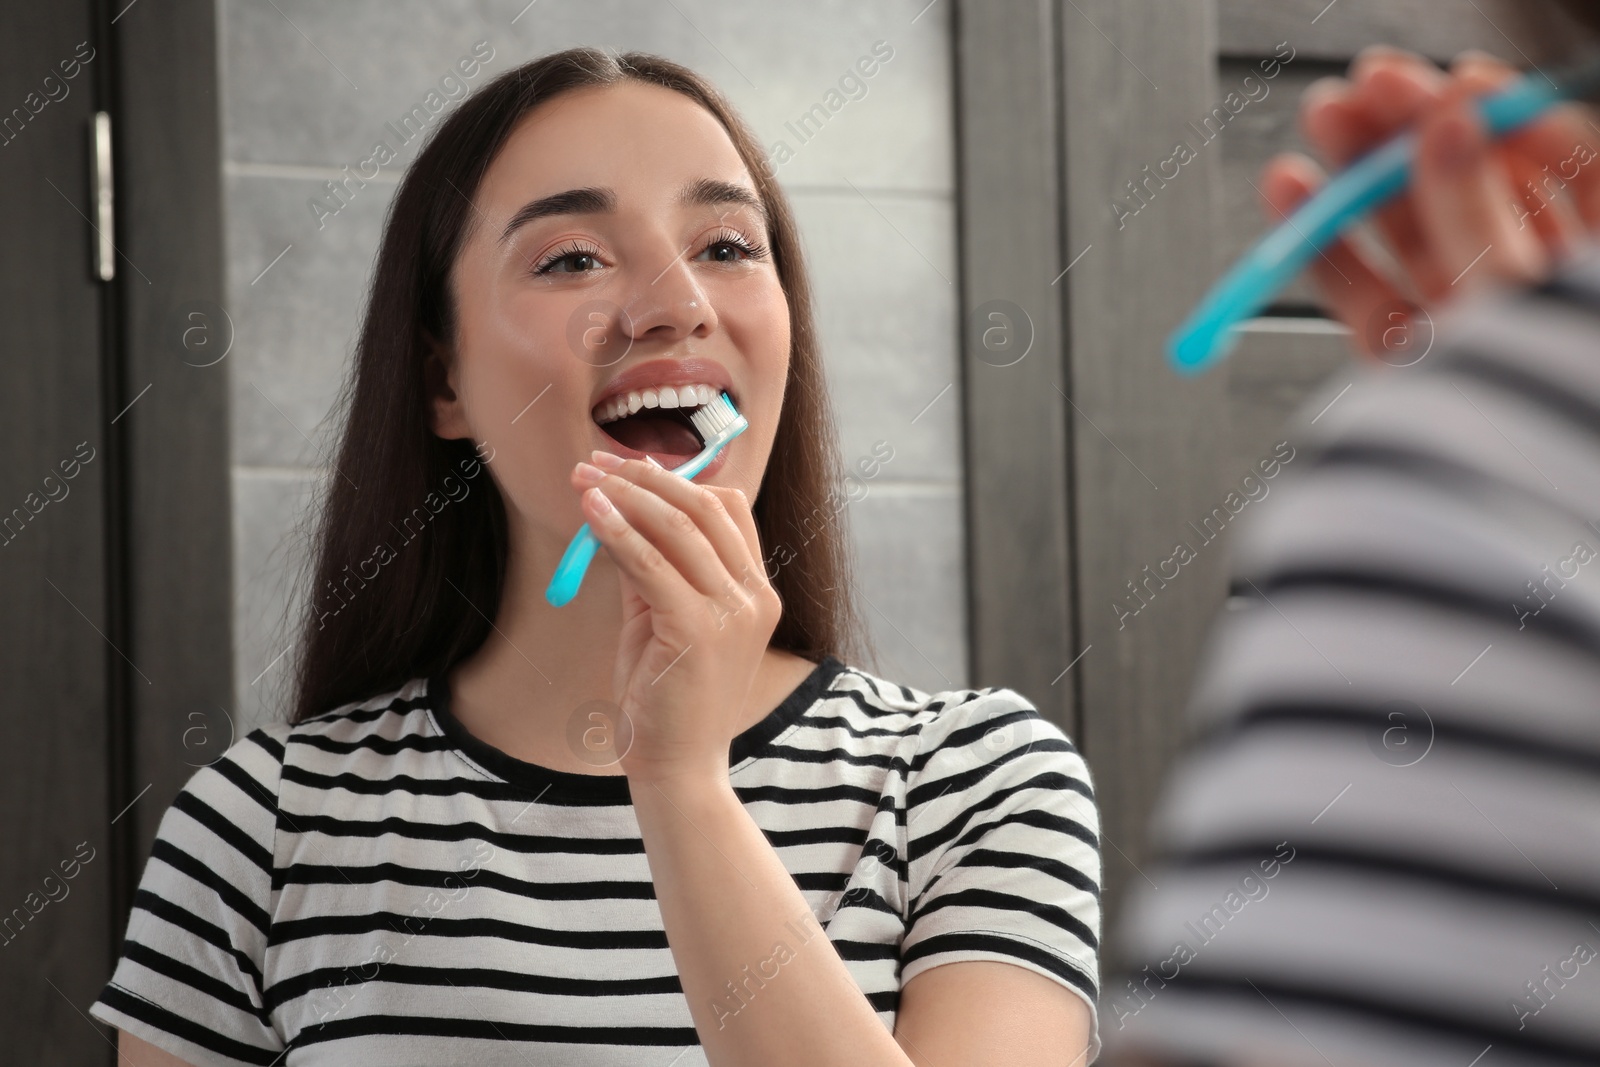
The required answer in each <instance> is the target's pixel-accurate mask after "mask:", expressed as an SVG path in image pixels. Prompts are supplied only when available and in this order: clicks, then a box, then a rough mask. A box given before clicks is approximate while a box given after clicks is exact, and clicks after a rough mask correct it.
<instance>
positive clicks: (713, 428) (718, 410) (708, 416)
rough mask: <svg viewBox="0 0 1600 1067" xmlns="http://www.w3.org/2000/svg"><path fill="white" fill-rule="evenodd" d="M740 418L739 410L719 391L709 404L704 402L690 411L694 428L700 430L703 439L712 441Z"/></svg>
mask: <svg viewBox="0 0 1600 1067" xmlns="http://www.w3.org/2000/svg"><path fill="white" fill-rule="evenodd" d="M737 418H739V412H738V410H737V409H735V408H734V406H733V405H732V404H731V403H729V402H728V398H727V396H726V395H725V394H723V393H721V392H719V393H717V395H716V396H714V397H712V398H711V401H710V402H709V403H707V404H703V405H702V406H700V407H699V408H697V409H696V410H694V411H692V412H690V413H689V421H690V422H692V423H694V428H695V429H696V430H698V431H700V439H701V440H702V441H710V440H711V439H712V438H713V437H715V436H716V435H717V434H719V433H721V432H722V431H723V430H725V429H727V428H728V427H729V426H732V425H733V421H734V420H735V419H737Z"/></svg>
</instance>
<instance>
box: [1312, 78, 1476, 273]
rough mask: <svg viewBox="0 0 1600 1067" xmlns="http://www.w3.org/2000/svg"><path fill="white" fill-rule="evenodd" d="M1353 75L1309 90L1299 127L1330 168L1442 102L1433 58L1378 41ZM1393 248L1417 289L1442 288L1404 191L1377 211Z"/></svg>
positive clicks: (1441, 81) (1322, 82)
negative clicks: (1421, 111) (1416, 54)
mask: <svg viewBox="0 0 1600 1067" xmlns="http://www.w3.org/2000/svg"><path fill="white" fill-rule="evenodd" d="M1350 69H1351V77H1352V80H1349V81H1346V80H1345V79H1342V78H1324V79H1321V80H1320V81H1318V82H1315V83H1313V84H1312V86H1311V87H1310V88H1308V89H1307V91H1306V93H1305V96H1304V98H1303V102H1302V106H1301V128H1302V133H1303V134H1304V136H1305V139H1306V140H1307V141H1308V142H1309V143H1310V144H1311V145H1313V146H1314V147H1315V149H1316V150H1317V152H1318V154H1319V155H1320V156H1321V157H1322V158H1323V159H1324V160H1325V161H1327V163H1328V165H1329V166H1330V167H1333V168H1335V169H1342V168H1344V167H1345V166H1347V165H1348V164H1350V163H1351V162H1353V161H1354V160H1355V159H1356V158H1357V157H1358V156H1361V155H1364V154H1365V153H1367V152H1369V151H1371V150H1372V149H1373V148H1375V147H1377V146H1378V145H1380V144H1382V143H1383V142H1384V141H1386V140H1388V139H1389V138H1390V137H1392V136H1394V135H1395V134H1396V133H1397V132H1398V131H1399V130H1401V129H1403V128H1404V127H1405V126H1406V125H1408V124H1409V123H1410V122H1411V121H1412V119H1413V118H1414V116H1415V115H1416V114H1417V112H1418V111H1419V110H1421V109H1423V108H1426V107H1429V106H1432V105H1433V104H1435V103H1436V102H1437V98H1438V94H1439V92H1440V90H1441V88H1442V86H1443V84H1444V75H1443V74H1442V73H1441V72H1440V71H1439V70H1438V68H1436V67H1434V66H1433V64H1432V63H1430V62H1428V61H1427V60H1424V59H1422V58H1421V57H1420V56H1414V55H1412V54H1411V53H1406V52H1401V51H1399V50H1398V49H1392V48H1385V47H1382V46H1374V47H1372V48H1369V49H1366V50H1364V51H1363V52H1362V53H1361V54H1360V55H1359V56H1358V57H1357V58H1356V60H1355V62H1353V63H1352V64H1351V68H1350ZM1372 221H1373V224H1374V225H1375V226H1376V227H1377V229H1378V231H1379V232H1380V233H1381V234H1382V235H1383V237H1384V238H1385V240H1386V241H1387V243H1388V246H1389V251H1390V253H1391V254H1392V255H1393V256H1394V258H1395V259H1396V260H1397V261H1398V263H1399V265H1400V266H1401V267H1402V268H1404V270H1405V272H1406V274H1407V276H1408V277H1409V278H1411V279H1412V282H1413V284H1414V286H1415V288H1417V289H1418V290H1419V291H1422V292H1429V291H1437V290H1439V289H1442V288H1444V287H1445V285H1446V284H1447V283H1448V282H1449V278H1448V277H1445V278H1440V277H1439V274H1440V271H1439V268H1438V265H1437V264H1436V263H1434V262H1433V259H1432V255H1431V250H1430V249H1429V248H1428V247H1427V244H1426V241H1425V239H1424V235H1423V233H1422V229H1421V225H1420V223H1419V222H1418V221H1417V217H1416V211H1415V207H1414V205H1413V204H1412V203H1411V201H1410V198H1409V195H1408V194H1407V193H1404V192H1402V193H1401V194H1400V195H1399V196H1398V197H1396V198H1395V199H1394V200H1393V201H1391V202H1390V203H1387V204H1384V205H1383V206H1381V207H1379V208H1378V209H1377V210H1376V211H1374V212H1373V215H1372Z"/></svg>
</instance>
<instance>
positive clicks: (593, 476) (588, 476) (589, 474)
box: [578, 461, 606, 485]
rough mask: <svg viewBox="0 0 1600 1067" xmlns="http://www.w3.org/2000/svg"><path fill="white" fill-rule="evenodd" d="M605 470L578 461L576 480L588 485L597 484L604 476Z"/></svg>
mask: <svg viewBox="0 0 1600 1067" xmlns="http://www.w3.org/2000/svg"><path fill="white" fill-rule="evenodd" d="M605 476H606V472H605V471H603V470H601V469H600V468H599V467H593V466H590V465H589V464H587V463H584V462H582V461H580V462H579V463H578V481H580V482H584V483H586V484H588V485H598V484H600V482H601V481H602V480H603V479H604V478H605Z"/></svg>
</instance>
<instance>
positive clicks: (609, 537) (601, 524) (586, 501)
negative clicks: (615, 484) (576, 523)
mask: <svg viewBox="0 0 1600 1067" xmlns="http://www.w3.org/2000/svg"><path fill="white" fill-rule="evenodd" d="M634 488H635V490H636V491H637V492H641V493H642V492H644V490H642V489H638V487H637V486H635V487H634ZM579 501H580V504H581V507H582V509H583V515H584V519H585V520H586V521H587V522H588V523H589V529H591V530H592V531H594V535H595V537H596V538H598V539H599V541H600V543H601V544H602V545H604V546H605V549H606V552H607V554H609V555H610V556H611V559H612V562H613V563H615V564H616V566H617V569H618V570H619V571H621V572H622V578H623V581H622V586H623V595H624V603H626V598H627V595H628V593H629V588H628V583H630V582H631V583H632V587H633V588H632V592H635V593H637V594H638V596H639V597H640V599H642V600H643V601H644V602H645V603H646V604H648V605H649V606H650V608H651V610H652V611H653V612H656V613H659V614H661V615H663V616H673V615H681V614H683V613H684V612H686V611H687V609H688V608H689V606H690V605H691V604H703V603H704V602H705V601H704V598H703V597H702V596H701V595H700V594H699V592H697V591H696V590H695V589H694V588H693V587H691V586H690V585H689V583H688V581H687V580H686V579H685V578H684V576H683V575H682V574H681V573H680V572H679V571H678V568H677V567H675V566H673V564H672V561H671V560H669V559H667V557H666V556H665V555H664V554H663V553H662V552H661V550H660V549H658V548H657V547H656V546H655V545H653V544H651V543H650V541H649V539H647V538H646V537H645V536H644V535H643V534H642V533H640V532H639V531H638V530H636V529H634V527H633V524H632V523H630V522H629V521H628V518H627V516H625V515H624V514H623V513H622V510H621V509H620V508H618V507H617V506H616V504H615V503H614V502H613V501H612V500H611V498H610V497H609V496H607V495H606V493H605V492H604V491H603V490H602V489H601V488H600V486H598V485H594V486H590V487H589V488H587V489H585V490H584V491H583V495H582V496H581V497H580V498H579Z"/></svg>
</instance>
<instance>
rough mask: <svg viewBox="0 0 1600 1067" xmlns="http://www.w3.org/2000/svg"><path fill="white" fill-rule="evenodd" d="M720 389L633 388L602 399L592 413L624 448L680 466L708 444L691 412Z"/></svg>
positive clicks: (709, 400) (701, 387)
mask: <svg viewBox="0 0 1600 1067" xmlns="http://www.w3.org/2000/svg"><path fill="white" fill-rule="evenodd" d="M720 392H721V390H720V389H718V388H717V387H716V386H714V385H703V384H694V385H679V386H660V387H658V388H650V389H636V390H630V391H629V392H626V393H621V394H618V395H617V396H614V397H611V398H609V399H607V400H605V401H603V402H601V403H600V405H599V406H597V407H596V408H595V409H594V411H593V413H592V414H593V417H594V421H595V423H596V425H598V426H599V427H600V429H601V431H602V432H603V433H605V435H606V436H607V437H609V438H611V440H613V441H615V442H616V443H617V444H619V445H621V446H622V447H623V448H624V449H628V450H631V451H633V452H637V453H641V454H644V455H649V456H652V457H654V458H655V460H656V462H658V463H660V464H661V465H662V466H664V467H676V466H679V465H681V464H682V463H684V462H685V461H687V460H688V459H690V458H691V457H693V456H694V455H696V454H697V453H699V451H700V449H701V448H703V447H705V441H704V440H703V439H702V438H701V436H700V432H699V431H698V430H696V429H695V427H694V423H693V422H692V421H690V419H689V414H690V412H693V411H695V410H696V409H698V408H700V407H701V406H702V405H704V404H707V403H710V402H711V400H712V399H713V398H714V397H716V396H717V395H718V394H719V393H720Z"/></svg>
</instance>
